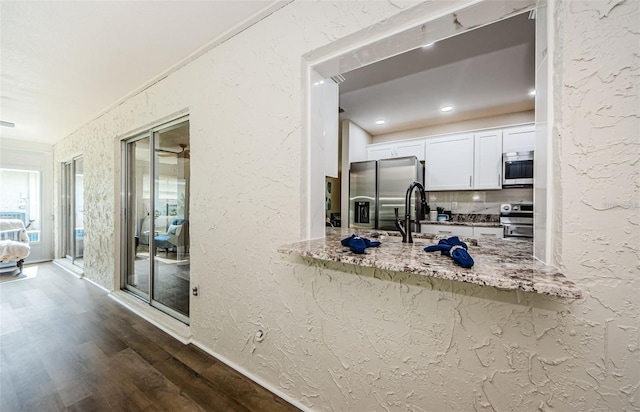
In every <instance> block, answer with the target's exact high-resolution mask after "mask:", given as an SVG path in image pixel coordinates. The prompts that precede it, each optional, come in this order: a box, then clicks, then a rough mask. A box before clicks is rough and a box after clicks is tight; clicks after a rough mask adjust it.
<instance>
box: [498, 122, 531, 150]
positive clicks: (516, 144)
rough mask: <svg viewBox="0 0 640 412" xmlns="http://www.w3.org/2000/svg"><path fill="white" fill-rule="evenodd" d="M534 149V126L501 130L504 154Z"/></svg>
mask: <svg viewBox="0 0 640 412" xmlns="http://www.w3.org/2000/svg"><path fill="white" fill-rule="evenodd" d="M535 147H536V129H535V125H533V124H528V125H524V126H514V127H506V128H504V129H502V151H503V152H504V153H511V152H529V151H532V150H535Z"/></svg>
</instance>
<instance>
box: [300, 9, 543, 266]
mask: <svg viewBox="0 0 640 412" xmlns="http://www.w3.org/2000/svg"><path fill="white" fill-rule="evenodd" d="M437 8H438V5H433V6H425V7H423V8H422V10H424V11H425V16H426V17H425V18H424V19H423V20H418V21H417V22H416V20H413V21H412V22H411V23H406V24H394V23H393V22H392V21H388V22H384V23H381V24H379V25H377V26H373V27H371V28H368V29H367V30H366V36H364V35H360V33H356V34H354V35H353V36H352V38H353V39H354V40H353V43H352V44H350V45H349V46H345V43H347V42H348V40H347V39H343V41H341V43H340V44H337V43H336V44H330V45H327V46H325V47H323V48H321V49H318V50H315V51H313V52H311V53H309V54H308V55H306V56H305V59H306V63H307V65H306V68H307V70H308V72H307V78H306V82H307V89H306V92H307V102H308V105H309V107H308V118H307V125H308V128H307V130H308V136H309V141H308V146H307V159H308V162H309V169H308V175H307V176H306V177H307V179H308V182H309V190H308V191H306V192H305V193H306V194H307V197H304V198H303V207H302V210H303V211H304V212H303V213H304V214H303V216H302V220H303V222H305V223H306V225H305V226H304V227H303V229H302V236H303V238H317V237H324V232H325V220H327V221H328V222H332V220H331V219H330V216H331V213H330V212H334V211H333V210H329V209H330V208H331V209H337V207H336V206H335V205H334V203H335V201H333V200H332V201H331V207H330V206H329V200H330V198H329V196H328V194H327V190H326V187H327V183H328V181H329V180H330V179H329V178H328V177H330V176H334V175H332V174H330V173H327V171H328V170H329V171H333V167H332V163H331V161H327V160H326V159H327V158H329V157H330V156H327V151H328V150H335V148H336V147H340V149H339V153H340V155H341V156H342V158H341V159H340V160H339V168H338V173H337V174H338V175H339V176H340V178H339V184H340V186H341V190H340V192H341V193H340V194H341V196H340V198H341V199H340V200H339V201H340V203H341V206H340V209H339V210H340V212H339V214H340V215H342V221H343V222H342V225H344V226H346V223H345V217H346V216H349V214H350V213H351V212H350V211H349V201H348V200H349V188H348V178H347V177H348V175H349V164H350V155H353V154H354V152H358V147H352V145H350V142H349V140H348V139H347V140H346V141H345V140H344V131H345V130H350V129H351V128H352V127H351V126H345V124H344V123H343V124H342V127H340V130H341V131H342V132H343V139H342V140H341V141H339V145H338V144H337V143H336V144H335V145H333V144H332V143H331V142H330V141H328V140H330V139H332V138H334V137H335V139H336V140H338V136H337V135H336V136H333V135H332V134H331V133H330V132H327V131H328V130H329V131H330V130H331V127H333V125H331V122H330V121H327V120H326V118H325V117H323V116H319V115H317V113H320V114H322V113H325V112H327V113H332V114H333V118H334V119H335V121H336V122H337V120H338V118H339V117H338V113H339V112H342V113H341V114H340V118H342V119H345V118H347V117H348V118H351V119H352V121H351V122H350V123H349V124H350V125H354V123H353V119H355V118H358V117H359V119H360V120H359V121H360V122H361V123H362V124H363V125H364V124H365V123H368V125H367V127H364V128H362V127H354V128H357V129H358V132H359V133H358V140H359V141H358V143H359V144H358V146H359V149H360V151H359V152H358V153H359V154H360V155H361V156H364V157H365V158H366V157H368V153H367V150H366V145H367V144H371V143H383V142H386V140H376V139H375V138H374V136H376V135H377V134H378V133H381V130H382V128H388V129H387V130H386V131H385V132H386V133H387V135H386V136H383V138H389V139H400V134H401V133H402V132H404V130H405V129H407V128H408V127H409V126H411V128H414V129H412V130H416V131H417V130H419V129H427V128H431V129H432V130H429V133H430V134H428V135H426V136H431V135H436V134H440V133H452V132H458V130H445V129H446V127H444V126H448V124H447V123H446V122H445V120H444V117H445V116H446V117H448V120H446V121H448V122H450V121H451V119H452V118H453V117H456V116H457V117H458V118H457V119H456V121H457V122H459V123H460V127H463V126H464V127H470V130H471V129H474V130H475V129H485V128H487V127H493V128H495V127H498V126H502V125H498V124H495V125H494V124H490V125H480V122H478V121H476V118H475V116H477V115H478V112H479V106H478V107H473V106H470V104H471V103H473V104H483V103H484V102H483V100H486V99H485V98H484V97H483V96H480V95H479V94H477V95H478V96H480V98H477V99H476V100H477V101H474V102H472V101H471V100H472V99H469V98H462V99H460V101H461V102H462V103H461V104H459V106H460V107H459V108H463V104H464V106H468V107H465V108H464V109H465V113H464V114H463V113H462V112H458V113H459V114H460V115H459V116H458V115H457V114H456V112H455V111H454V112H453V115H452V112H451V111H450V110H451V109H452V107H447V112H446V113H445V114H444V115H441V113H440V112H445V110H443V109H444V107H445V106H446V105H450V102H449V101H444V100H443V101H437V102H432V103H433V104H432V105H431V106H433V107H431V106H430V107H429V110H433V111H435V112H436V113H435V114H434V116H432V117H433V119H427V120H428V121H425V120H424V119H421V118H420V117H416V118H415V119H410V118H408V117H407V115H408V110H405V109H403V107H402V105H400V104H394V103H389V104H387V106H386V108H385V110H387V111H390V110H391V109H393V110H396V113H395V115H394V120H396V119H399V118H400V117H405V119H404V124H403V125H402V126H397V125H394V124H392V122H390V119H387V118H385V116H384V114H385V113H382V110H381V106H380V105H381V104H385V102H388V101H390V99H391V98H392V96H394V95H395V94H396V90H395V86H396V85H399V84H400V83H402V82H408V81H410V79H412V78H414V77H415V78H418V77H420V76H421V73H420V72H419V70H418V69H419V67H420V65H416V64H415V63H416V61H415V59H414V60H411V59H409V60H407V61H408V63H406V64H399V65H398V64H396V61H397V58H398V57H399V56H402V55H405V57H411V56H413V57H417V56H421V55H427V54H428V55H429V56H433V55H434V53H433V52H435V51H437V50H436V49H437V48H438V47H440V46H443V45H445V44H457V45H458V46H456V47H453V48H450V49H449V50H448V51H446V53H444V54H443V55H442V56H441V57H442V59H441V60H444V61H445V62H446V63H448V64H445V65H444V66H442V67H444V69H442V68H440V67H434V68H433V69H432V70H431V71H434V70H435V71H438V70H439V71H440V72H442V73H440V74H442V75H443V76H445V77H446V75H447V74H451V73H449V72H448V69H450V68H452V67H454V63H455V64H457V66H455V67H459V68H460V70H458V72H460V73H461V74H462V75H464V74H465V73H466V72H469V71H473V70H467V69H468V67H467V66H469V67H475V66H473V65H474V64H476V63H479V64H480V63H482V64H481V65H482V66H491V65H495V64H498V65H497V68H498V69H505V70H511V72H508V74H510V75H514V74H518V73H517V72H516V71H515V70H514V69H513V67H514V65H513V64H505V65H504V66H503V67H500V64H499V62H500V61H502V60H501V59H502V57H507V55H510V56H515V58H516V60H515V61H517V59H520V60H522V61H523V62H524V61H525V60H526V62H527V64H528V65H529V66H528V68H527V71H526V73H524V72H523V73H524V74H525V77H526V80H527V81H530V80H531V79H532V77H535V88H538V87H539V88H540V91H539V92H540V93H539V95H540V96H541V98H539V99H538V98H534V97H532V96H533V93H534V92H533V88H531V85H526V86H528V87H524V88H523V90H522V93H521V95H522V96H523V98H522V101H516V100H509V99H510V98H511V96H513V94H511V96H509V95H507V94H505V96H503V97H504V98H505V99H503V100H504V101H501V102H499V101H496V104H495V105H494V106H495V107H493V108H490V109H491V110H493V111H494V112H495V111H496V110H498V109H500V110H502V112H497V113H491V112H490V110H489V109H487V110H485V112H483V113H482V116H491V117H493V119H494V120H492V121H494V122H498V121H503V120H504V118H505V117H507V116H508V117H509V120H508V121H509V122H511V123H510V124H511V125H516V124H524V123H529V124H530V123H535V125H536V126H535V134H536V138H535V140H536V143H535V145H536V156H537V157H538V158H539V159H540V160H541V161H540V162H539V163H540V164H541V165H542V167H538V168H537V171H536V181H537V182H538V188H539V189H540V190H537V189H536V188H534V189H536V191H534V192H533V193H531V191H528V192H527V193H526V195H527V196H528V198H527V199H531V198H533V202H534V203H536V215H537V216H539V218H538V219H537V220H538V223H536V228H538V227H540V228H544V227H549V226H550V225H551V222H550V216H549V215H548V214H546V210H547V209H548V204H547V203H548V201H545V200H544V196H541V192H545V191H546V185H545V182H546V180H548V176H549V172H548V171H547V168H546V166H545V165H546V162H545V161H544V160H545V159H546V158H547V157H548V156H549V150H548V148H547V146H548V139H547V137H546V136H547V135H548V134H549V130H548V129H549V124H548V123H542V122H540V121H539V119H538V117H540V118H545V117H546V115H547V111H548V104H547V103H546V96H548V93H547V89H548V88H549V87H550V85H549V83H548V78H549V73H550V71H551V68H550V67H549V64H548V59H547V58H546V56H547V54H548V50H547V48H549V47H550V46H551V45H550V44H549V43H548V41H547V17H546V15H547V8H546V2H538V3H536V2H534V1H531V0H516V1H511V2H508V1H500V0H496V1H481V2H477V3H474V4H472V5H465V6H462V7H460V6H455V7H452V8H451V9H448V10H442V9H440V10H436V9H437ZM418 9H420V7H416V8H415V9H412V12H413V13H414V15H415V14H417V13H419V12H418V11H416V10H418ZM400 20H401V19H400ZM494 23H497V24H494ZM523 24H526V25H527V26H528V27H530V29H529V30H528V31H527V32H526V33H525V32H523V35H524V36H526V37H527V39H529V40H527V41H528V42H529V44H531V39H532V38H534V36H535V56H533V53H531V46H528V45H525V44H521V43H517V42H515V40H517V39H514V38H513V36H512V35H511V34H513V33H512V32H513V30H511V29H508V28H507V30H506V31H507V32H508V33H507V34H508V35H505V34H504V32H505V30H504V29H503V28H502V27H503V26H505V25H506V26H509V25H516V26H518V25H523ZM533 26H535V27H533ZM497 28H500V29H497ZM531 28H533V30H531ZM481 31H483V32H486V34H489V35H491V34H492V33H490V32H491V31H495V32H496V33H493V34H494V36H493V38H492V40H489V41H488V42H486V43H483V41H484V40H483V39H484V37H480V36H477V34H478V33H480V32H481ZM498 31H500V33H498ZM390 32H391V33H394V34H391V35H389V33H390ZM495 34H497V35H495ZM476 37H478V38H476ZM469 39H472V40H473V42H475V43H473V42H472V43H473V45H467V44H466V42H467V41H468V40H469ZM461 42H464V43H465V44H464V47H466V48H467V49H469V50H468V51H469V53H467V56H466V58H463V59H462V60H460V59H461V56H460V54H461V50H460V45H461ZM509 42H511V43H509ZM476 46H477V47H476ZM442 51H444V50H442ZM474 53H476V54H478V56H481V57H482V59H484V60H482V59H480V60H478V58H476V57H477V56H476V55H474ZM472 58H474V59H473V60H472ZM476 60H478V62H477V61H476ZM377 63H380V64H381V65H382V66H384V70H381V71H377V69H376V70H375V71H377V73H375V72H374V70H372V68H373V67H374V66H376V65H377ZM409 63H411V64H409ZM428 63H429V64H432V63H434V60H433V59H431V58H430V59H429V60H428ZM485 63H486V64H485ZM491 67H493V66H491ZM445 69H447V70H445ZM402 70H404V72H403V73H399V74H398V73H396V72H398V71H402ZM416 70H418V71H416ZM412 71H416V72H415V73H414V72H412ZM357 72H359V73H363V74H364V73H366V74H367V78H366V79H365V78H364V77H363V78H361V79H356V83H355V86H349V85H348V82H349V81H350V80H349V77H353V74H355V73H357ZM452 72H453V71H452ZM425 73H426V72H425ZM495 73H496V70H493V71H492V74H495ZM425 75H426V74H425ZM390 76H396V77H397V76H399V77H397V80H394V78H392V77H390ZM336 79H338V81H336ZM461 79H462V80H465V81H467V82H469V81H472V83H471V84H467V85H466V86H474V87H476V86H478V87H485V86H486V83H487V82H483V81H478V82H477V84H476V83H473V81H475V80H474V79H476V77H474V76H468V78H467V77H465V78H460V77H458V79H457V80H456V79H453V80H455V81H451V79H449V80H447V81H444V80H439V81H437V82H435V84H433V85H432V88H434V87H436V86H438V87H440V88H441V90H443V91H445V92H447V91H450V92H451V94H456V95H463V92H466V91H467V89H469V87H466V86H465V88H464V90H461V88H462V87H463V86H464V84H463V82H462V80H461ZM422 80H424V79H422ZM497 80H499V81H507V80H518V79H517V76H516V77H514V78H513V79H510V78H509V77H508V76H498V77H497ZM351 81H353V79H352V80H351ZM332 82H335V83H338V84H339V86H338V87H339V88H340V93H339V94H340V103H339V105H338V104H336V103H334V102H336V100H337V99H336V98H335V97H334V96H333V95H332V96H330V98H326V97H325V98H324V99H323V100H319V99H317V98H316V95H317V91H316V89H318V88H319V87H320V86H322V85H325V86H326V84H331V83H332ZM394 82H395V83H394ZM323 87H324V86H323ZM349 87H352V89H353V90H351V91H349V90H348V88H349ZM491 87H492V89H495V90H498V91H500V92H502V91H503V90H505V89H506V87H502V86H501V85H498V86H495V85H493V86H491ZM374 91H375V92H377V93H378V94H377V95H376V96H372V95H371V94H369V95H366V93H365V92H374ZM491 91H493V90H491ZM411 93H414V94H415V96H414V95H411ZM336 94H337V93H336ZM431 94H433V93H429V92H424V91H420V90H418V87H410V86H409V87H407V89H406V92H405V93H404V94H402V93H401V96H400V97H401V98H402V100H401V102H402V103H404V102H405V101H407V100H410V99H409V98H410V97H411V98H414V100H416V101H418V100H419V99H422V98H423V97H424V96H425V95H427V96H428V95H431ZM494 94H495V93H494ZM326 95H327V93H326V91H325V96H326ZM542 96H544V97H542ZM494 97H500V96H497V94H496V96H494ZM534 102H535V103H534ZM330 105H333V107H332V108H329V106H330ZM500 105H502V106H500ZM534 106H535V107H534ZM504 109H508V111H505V110H504ZM515 109H517V110H518V111H515ZM344 111H346V113H344ZM417 111H418V112H419V115H420V116H422V115H424V113H425V111H426V108H425V107H424V105H422V106H420V107H418V109H417ZM516 115H518V116H519V117H518V118H517V120H516V119H515V118H516ZM438 116H440V117H442V120H441V119H440V117H438ZM478 119H480V118H478ZM523 119H524V120H523ZM470 121H473V122H475V125H474V126H473V127H471V126H469V125H468V124H464V125H463V124H462V123H469V122H470ZM322 122H324V124H321V123H322ZM485 123H486V122H485ZM326 124H330V125H331V127H330V128H327V126H326ZM506 125H509V124H506ZM394 127H397V128H395V129H394ZM366 129H369V130H370V132H371V133H367V131H366ZM460 131H462V130H460ZM360 135H362V136H365V137H364V138H360ZM350 137H351V136H350V134H349V138H350ZM421 137H423V136H410V138H421ZM404 138H405V139H406V138H409V137H406V136H405V137H404ZM318 149H319V150H318ZM421 152H422V153H424V151H421ZM334 156H335V157H338V156H339V155H338V153H335V154H334ZM323 159H325V160H324V163H323ZM364 160H369V159H364ZM322 171H325V173H324V174H323V173H322ZM336 183H338V182H335V181H332V182H331V186H332V187H333V186H335V184H336ZM542 194H544V193H542ZM322 195H324V196H322ZM536 196H537V201H536ZM493 200H495V199H493ZM493 200H492V203H497V201H493ZM456 204H457V202H456ZM323 209H324V211H325V212H326V214H324V213H321V211H322V210H323ZM320 216H322V218H323V219H322V220H320V219H319V217H320ZM327 216H329V218H327ZM534 243H535V245H536V247H535V250H536V251H537V253H536V257H537V258H538V259H540V260H542V261H543V262H546V261H547V259H546V256H545V253H544V250H545V249H548V247H549V245H550V244H551V241H550V239H549V236H548V233H543V232H542V231H539V230H536V233H535V239H534Z"/></svg>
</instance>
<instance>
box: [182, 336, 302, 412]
mask: <svg viewBox="0 0 640 412" xmlns="http://www.w3.org/2000/svg"><path fill="white" fill-rule="evenodd" d="M191 343H192V344H193V345H194V346H197V347H198V348H200V349H202V350H203V351H205V352H207V353H208V354H209V355H211V356H213V357H214V358H216V359H218V360H219V361H220V362H222V363H224V364H225V365H227V366H228V367H230V368H231V369H234V370H236V371H237V372H239V373H240V374H242V375H244V376H246V377H247V378H249V379H251V380H252V381H253V382H255V383H256V384H258V385H260V386H262V387H263V388H265V389H266V390H268V391H269V392H271V393H273V394H276V395H278V396H279V397H281V398H282V399H284V400H285V401H287V402H289V403H290V404H291V405H293V406H295V407H296V408H298V409H300V410H301V411H304V412H311V409H309V407H308V406H305V405H303V404H301V403H300V401H298V400H297V399H293V398H292V397H291V396H289V395H288V394H286V393H284V392H283V391H281V390H280V389H278V388H276V387H274V386H272V385H271V384H269V383H267V382H265V381H263V380H262V379H260V378H259V377H257V376H255V375H254V374H252V373H251V372H249V371H247V370H246V369H245V368H243V367H242V366H240V365H238V364H236V363H235V362H233V361H231V360H230V359H228V358H226V357H224V356H222V355H220V354H219V353H217V352H216V351H214V350H212V349H210V348H208V347H207V346H206V345H205V344H203V343H202V342H200V341H198V340H196V339H193V338H192V339H191Z"/></svg>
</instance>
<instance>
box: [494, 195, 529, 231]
mask: <svg viewBox="0 0 640 412" xmlns="http://www.w3.org/2000/svg"><path fill="white" fill-rule="evenodd" d="M500 223H501V224H502V226H504V236H505V237H531V238H532V237H533V203H512V204H503V205H500Z"/></svg>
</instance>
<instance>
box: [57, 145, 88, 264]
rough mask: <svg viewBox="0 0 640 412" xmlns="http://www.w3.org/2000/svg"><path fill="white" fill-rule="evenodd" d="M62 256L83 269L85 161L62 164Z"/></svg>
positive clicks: (79, 160)
mask: <svg viewBox="0 0 640 412" xmlns="http://www.w3.org/2000/svg"><path fill="white" fill-rule="evenodd" d="M61 193H62V205H61V206H62V215H61V217H62V221H61V224H62V228H61V229H62V230H61V233H62V255H63V256H65V257H66V258H67V259H69V260H70V261H71V262H72V263H74V264H75V265H78V266H80V267H82V265H83V256H84V161H83V159H82V157H78V158H75V159H73V160H71V161H69V162H65V163H63V164H62V191H61Z"/></svg>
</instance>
